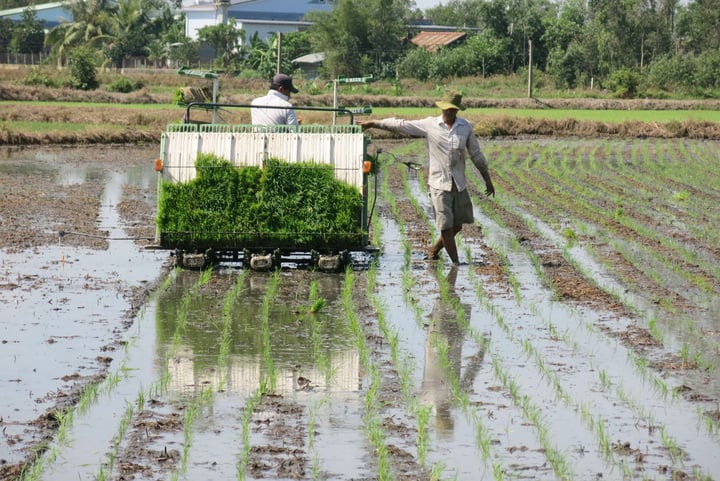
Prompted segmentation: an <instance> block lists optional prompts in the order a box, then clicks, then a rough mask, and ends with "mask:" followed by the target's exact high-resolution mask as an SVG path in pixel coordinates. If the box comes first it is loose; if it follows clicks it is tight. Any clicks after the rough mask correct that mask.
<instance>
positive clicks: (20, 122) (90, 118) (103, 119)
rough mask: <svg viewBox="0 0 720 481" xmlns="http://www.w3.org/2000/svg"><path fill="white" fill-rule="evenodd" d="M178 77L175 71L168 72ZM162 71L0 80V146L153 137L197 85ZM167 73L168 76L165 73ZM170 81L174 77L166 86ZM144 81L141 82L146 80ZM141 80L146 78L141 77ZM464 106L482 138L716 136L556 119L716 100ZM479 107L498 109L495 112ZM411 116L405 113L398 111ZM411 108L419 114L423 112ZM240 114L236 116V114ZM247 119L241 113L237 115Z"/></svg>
mask: <svg viewBox="0 0 720 481" xmlns="http://www.w3.org/2000/svg"><path fill="white" fill-rule="evenodd" d="M175 77H179V76H175ZM175 77H173V76H162V79H163V82H161V83H159V84H158V85H155V84H151V85H153V88H152V89H150V88H148V87H145V88H143V89H141V90H138V91H135V92H131V93H127V94H124V93H116V92H108V91H107V90H103V89H98V90H96V91H90V92H86V91H80V90H74V89H68V88H44V87H36V86H25V85H20V84H18V83H17V82H4V83H0V145H37V144H41V145H42V144H115V143H138V142H157V141H158V139H159V138H160V135H161V134H162V132H163V131H164V130H165V127H166V126H167V124H168V123H172V122H179V121H180V120H181V119H182V116H183V113H184V109H183V107H182V106H178V105H176V104H174V103H173V92H174V90H175V89H176V88H180V87H182V86H183V85H193V84H194V85H203V84H202V83H199V82H198V81H197V80H196V79H189V80H190V82H185V83H184V84H183V83H181V82H182V81H185V80H188V79H180V80H177V79H176V78H175ZM173 79H174V80H173ZM172 81H174V82H176V84H175V86H174V87H173V84H172ZM148 82H149V81H148ZM146 85H147V84H146ZM266 88H267V87H266V85H265V84H263V83H262V82H259V81H257V80H255V81H249V80H245V81H233V82H227V84H223V88H222V89H221V94H220V98H219V99H218V100H219V102H221V103H229V104H249V103H250V102H251V100H252V99H253V98H254V97H255V96H257V95H259V94H261V93H262V92H264V90H265V89H266ZM327 90H328V89H327V88H326V86H324V87H323V86H319V87H318V86H317V85H314V86H313V87H312V88H310V86H309V85H308V86H307V91H312V92H319V93H315V94H312V95H310V94H304V93H302V92H303V91H302V90H301V93H300V94H298V95H295V96H294V97H293V99H292V100H293V103H294V104H295V105H297V106H312V107H332V106H333V103H334V100H333V95H332V91H330V92H329V93H328V91H327ZM435 100H436V98H434V97H430V96H408V95H398V96H394V95H377V94H374V93H358V92H352V93H349V94H343V93H340V94H339V96H338V105H350V106H359V105H370V106H373V108H383V109H387V108H391V109H392V108H398V109H407V108H414V107H417V108H429V107H433V106H434V102H435ZM464 103H465V104H466V105H467V107H468V110H466V111H465V112H463V114H464V116H465V117H467V118H468V119H469V120H471V121H472V122H474V123H475V126H476V132H477V134H478V135H479V136H481V137H485V138H491V137H496V138H512V137H535V136H541V137H545V136H558V137H617V138H665V139H667V138H690V139H708V140H717V139H720V124H719V123H718V122H713V121H705V120H697V119H693V118H692V116H688V119H687V120H677V121H674V120H673V121H669V122H661V121H657V122H655V121H653V122H646V121H637V120H633V116H632V115H628V116H627V117H628V118H627V120H623V119H622V115H621V119H620V120H619V121H612V122H609V121H606V120H604V119H603V117H602V116H601V115H599V116H598V120H591V119H584V120H581V119H577V118H574V117H573V116H572V113H570V112H569V113H568V116H567V117H562V116H560V118H558V115H557V111H562V110H569V111H570V110H589V111H609V110H614V111H628V112H630V111H636V110H643V111H655V110H657V111H667V110H673V111H688V112H694V111H699V110H706V111H707V110H710V111H714V110H720V101H716V100H707V101H705V100H658V99H630V100H623V99H608V98H573V99H559V98H552V99H540V98H502V99H501V98H485V97H477V96H476V97H473V96H466V98H465V100H464ZM484 109H504V110H506V111H504V112H503V113H501V114H498V113H497V112H493V113H488V112H487V111H484ZM530 109H533V110H546V111H548V112H550V111H552V112H553V115H548V117H547V118H545V117H543V116H533V118H529V117H526V116H520V115H515V114H514V112H513V111H514V110H516V111H520V110H530ZM401 115H402V116H408V117H411V116H412V114H406V113H403V114H401ZM418 115H426V114H425V113H424V112H423V113H419V114H418ZM303 120H304V123H323V122H327V119H326V118H323V117H322V116H321V115H320V114H317V113H313V112H305V113H303ZM240 121H243V119H240ZM244 121H247V120H244ZM376 136H377V137H384V138H391V134H388V133H377V134H376Z"/></svg>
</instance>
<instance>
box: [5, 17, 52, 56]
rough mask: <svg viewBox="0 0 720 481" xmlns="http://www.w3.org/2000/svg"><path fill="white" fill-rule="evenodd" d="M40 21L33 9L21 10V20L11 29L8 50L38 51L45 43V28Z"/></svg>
mask: <svg viewBox="0 0 720 481" xmlns="http://www.w3.org/2000/svg"><path fill="white" fill-rule="evenodd" d="M43 23H44V22H42V21H40V20H38V19H37V14H36V13H35V10H33V9H31V8H26V9H25V10H23V16H22V20H21V21H20V22H18V23H17V24H16V25H15V26H14V28H13V29H12V40H11V41H10V51H11V52H14V53H38V52H40V51H42V49H43V45H44V44H45V29H44V28H43Z"/></svg>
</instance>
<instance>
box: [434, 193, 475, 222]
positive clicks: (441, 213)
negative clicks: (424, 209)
mask: <svg viewBox="0 0 720 481" xmlns="http://www.w3.org/2000/svg"><path fill="white" fill-rule="evenodd" d="M430 200H431V201H432V205H433V209H435V226H436V228H437V229H438V230H439V231H444V230H446V229H450V228H451V227H456V226H462V225H463V224H472V223H473V222H474V221H475V218H474V216H473V206H472V201H471V200H470V194H469V193H468V191H467V189H465V190H463V191H462V192H458V190H457V187H455V183H453V187H452V190H451V191H449V192H448V191H445V190H438V189H433V188H432V187H430Z"/></svg>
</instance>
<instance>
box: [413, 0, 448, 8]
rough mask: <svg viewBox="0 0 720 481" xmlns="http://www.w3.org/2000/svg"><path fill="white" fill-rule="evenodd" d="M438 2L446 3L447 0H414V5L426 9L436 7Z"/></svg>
mask: <svg viewBox="0 0 720 481" xmlns="http://www.w3.org/2000/svg"><path fill="white" fill-rule="evenodd" d="M440 3H443V4H446V3H447V0H445V1H442V0H415V5H417V8H419V9H420V10H427V9H428V8H432V7H437V6H438V5H439V4H440Z"/></svg>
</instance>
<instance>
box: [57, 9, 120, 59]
mask: <svg viewBox="0 0 720 481" xmlns="http://www.w3.org/2000/svg"><path fill="white" fill-rule="evenodd" d="M65 9H66V10H67V11H68V12H69V13H70V18H71V20H68V21H67V22H62V23H60V24H58V25H57V26H55V27H53V28H52V29H51V30H50V32H48V35H47V37H46V38H45V44H46V45H47V46H49V47H50V48H51V53H52V54H53V55H55V56H56V57H57V60H58V67H62V66H63V65H64V64H65V60H66V59H67V54H68V52H69V51H70V50H72V49H73V48H74V47H77V46H79V45H87V46H92V47H95V48H98V47H100V46H102V43H103V42H104V41H105V40H106V39H107V36H108V34H109V33H110V28H111V18H112V16H113V15H114V12H115V11H116V7H115V4H114V3H113V2H111V1H110V0H70V1H68V2H67V3H66V4H65Z"/></svg>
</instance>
